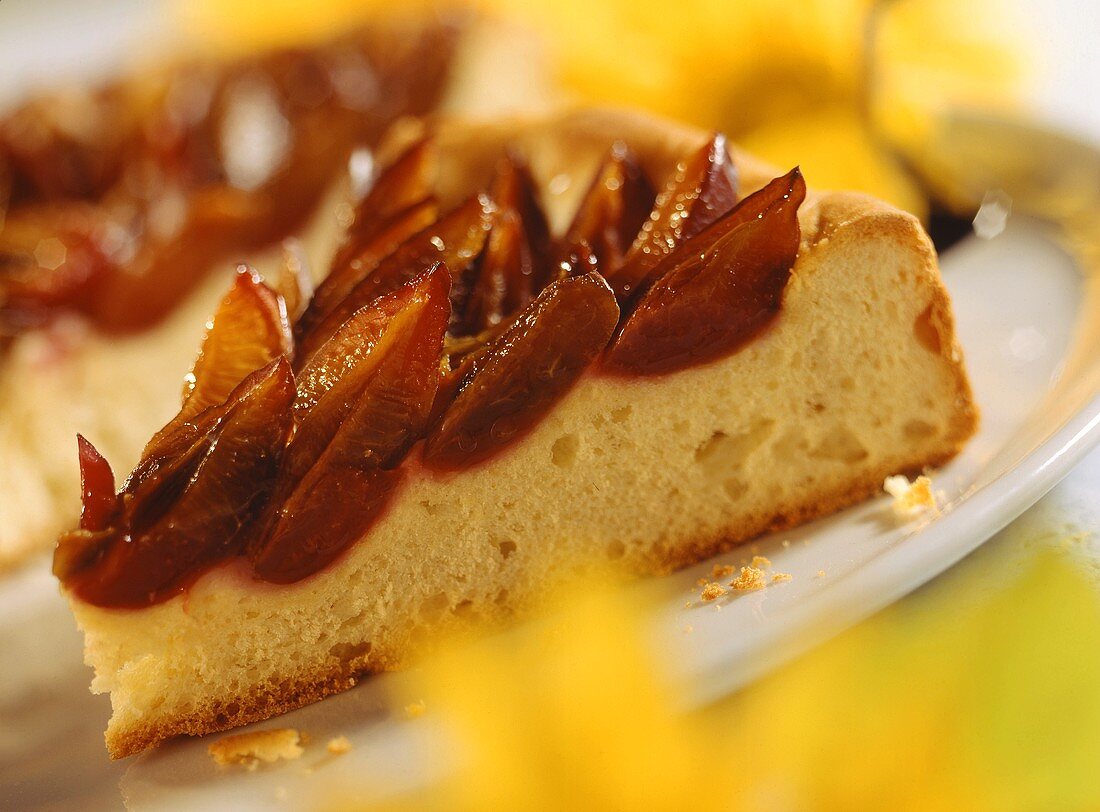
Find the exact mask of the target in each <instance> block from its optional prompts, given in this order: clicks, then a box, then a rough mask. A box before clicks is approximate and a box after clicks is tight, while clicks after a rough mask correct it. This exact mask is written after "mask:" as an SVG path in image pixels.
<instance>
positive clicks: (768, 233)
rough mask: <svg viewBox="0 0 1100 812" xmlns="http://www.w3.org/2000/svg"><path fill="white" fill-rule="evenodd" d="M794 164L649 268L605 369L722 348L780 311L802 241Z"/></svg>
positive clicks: (801, 188) (686, 362) (682, 362)
mask: <svg viewBox="0 0 1100 812" xmlns="http://www.w3.org/2000/svg"><path fill="white" fill-rule="evenodd" d="M805 196H806V183H805V181H804V180H803V178H802V174H801V172H799V170H798V169H797V168H796V169H794V170H792V171H791V172H789V173H788V174H787V175H784V176H783V177H781V178H777V179H776V180H774V181H772V182H771V183H769V184H768V185H767V186H765V187H764V188H763V189H761V190H760V191H759V192H756V193H755V194H753V195H750V196H749V197H747V198H745V199H744V200H743V201H742V202H741V203H740V204H739V205H738V206H737V207H736V208H735V209H734V210H733V211H732V212H730V213H729V214H728V215H726V217H724V218H723V219H721V220H719V221H718V222H717V223H715V224H714V225H712V226H711V227H710V228H709V229H707V230H706V231H704V232H703V233H702V234H699V235H698V236H696V237H695V238H694V239H693V240H690V241H688V242H687V243H685V244H684V245H683V246H682V247H681V248H680V249H679V250H678V251H676V252H675V253H673V254H671V255H669V256H668V257H667V258H666V259H665V260H664V261H663V262H662V263H661V264H660V265H658V266H657V267H656V268H655V269H654V274H653V276H654V278H655V279H656V281H655V282H654V283H653V285H652V287H650V288H649V289H648V291H646V292H645V293H644V295H643V296H642V298H641V300H640V301H639V302H638V306H637V308H636V309H635V310H634V312H633V313H631V314H630V316H629V317H628V318H627V319H626V320H625V322H624V323H623V325H622V327H621V328H620V330H619V334H618V336H617V337H616V339H615V342H614V343H613V344H612V345H611V347H610V349H609V350H608V352H607V354H606V356H605V357H604V362H603V366H604V368H605V369H607V370H608V371H611V372H615V373H620V374H635V375H659V374H664V373H668V372H673V371H676V370H679V369H684V368H686V367H690V366H695V365H697V364H702V363H706V362H708V361H712V360H714V359H716V358H720V357H722V356H724V355H728V354H730V353H732V352H734V351H735V350H737V349H738V348H740V347H741V346H742V345H743V344H744V343H745V342H747V341H748V340H749V339H751V338H752V337H753V336H754V335H756V334H757V333H758V332H759V331H760V330H761V329H763V327H764V326H765V325H767V324H768V323H769V322H770V321H771V319H772V318H773V317H774V316H775V315H776V313H777V312H778V311H779V305H780V300H781V298H782V295H783V290H784V288H785V287H786V284H787V280H788V279H789V278H790V273H791V267H792V266H793V265H794V261H795V257H796V255H797V254H798V247H799V243H800V241H801V232H800V229H799V225H798V207H799V206H800V205H801V204H802V201H803V199H804V198H805Z"/></svg>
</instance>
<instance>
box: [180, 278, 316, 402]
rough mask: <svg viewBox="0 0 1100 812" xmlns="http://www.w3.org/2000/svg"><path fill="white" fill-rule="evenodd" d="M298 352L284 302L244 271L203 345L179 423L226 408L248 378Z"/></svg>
mask: <svg viewBox="0 0 1100 812" xmlns="http://www.w3.org/2000/svg"><path fill="white" fill-rule="evenodd" d="M293 352H294V339H293V338H292V337H291V333H290V322H289V318H288V316H287V311H286V303H285V302H284V301H283V298H282V297H281V296H280V295H279V294H277V293H275V291H273V290H272V289H271V288H269V287H268V286H267V285H266V284H265V283H264V281H263V277H261V276H260V275H259V274H258V273H256V271H255V270H254V269H253V268H251V267H249V266H248V265H240V266H238V267H237V276H236V279H235V280H234V283H233V287H232V289H231V290H230V291H229V293H228V294H227V295H226V296H225V298H223V299H222V301H221V303H220V304H219V305H218V309H217V311H216V312H215V313H214V318H213V321H212V327H211V328H210V330H209V331H208V332H207V334H206V337H205V338H204V339H203V343H202V348H201V349H200V350H199V357H198V359H197V360H196V361H195V366H194V367H193V369H192V370H191V376H190V377H189V379H188V382H187V384H186V385H185V387H184V394H183V407H182V408H181V409H180V413H179V415H178V416H177V418H176V419H177V420H181V421H182V420H186V419H189V418H191V417H193V416H195V415H197V414H198V413H199V412H201V411H204V410H205V409H208V408H210V407H211V406H216V405H218V404H220V403H223V402H224V401H225V400H226V398H228V397H229V393H230V392H232V391H233V389H234V388H235V387H236V386H237V385H238V384H239V383H240V382H241V381H243V380H244V379H245V378H246V377H247V376H248V375H250V374H252V373H253V372H255V371H256V370H257V369H260V368H261V367H264V366H267V365H268V364H269V363H271V362H272V361H273V360H275V359H276V358H278V357H279V356H282V355H285V356H290V355H291V354H292V353H293Z"/></svg>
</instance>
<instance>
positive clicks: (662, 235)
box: [605, 133, 737, 302]
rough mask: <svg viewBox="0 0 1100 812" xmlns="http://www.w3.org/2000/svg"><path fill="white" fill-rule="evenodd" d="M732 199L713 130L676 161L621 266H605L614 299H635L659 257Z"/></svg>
mask: <svg viewBox="0 0 1100 812" xmlns="http://www.w3.org/2000/svg"><path fill="white" fill-rule="evenodd" d="M736 202H737V171H736V170H735V168H734V166H733V161H732V160H730V154H729V149H728V148H727V147H726V137H725V136H724V135H722V134H721V133H717V134H715V135H714V136H713V137H712V138H711V140H710V141H708V142H707V143H706V144H705V145H704V146H703V147H702V148H700V149H699V150H698V151H697V152H695V153H694V154H693V155H691V156H689V157H688V158H687V159H686V160H685V161H682V162H681V163H680V164H678V165H677V167H676V172H675V174H674V175H673V176H672V177H671V178H670V179H669V181H668V183H667V184H666V185H665V188H664V189H663V190H662V191H661V193H660V194H659V195H658V196H657V200H656V202H655V203H654V204H653V211H652V212H651V213H650V215H649V219H648V220H646V222H645V223H644V224H643V225H642V229H641V232H640V233H639V234H638V236H637V238H636V239H635V240H634V243H633V245H631V247H630V250H629V251H628V252H627V255H626V258H625V260H624V261H623V264H622V266H621V267H619V268H618V269H616V270H615V271H614V272H612V271H611V270H610V269H606V268H605V273H606V275H607V281H608V283H609V284H610V285H611V288H612V289H613V290H614V291H615V295H616V296H617V297H618V298H619V301H620V302H624V301H628V300H630V299H631V298H633V297H635V296H636V295H637V291H638V289H639V288H640V287H643V286H644V283H645V280H646V279H647V277H648V276H649V273H650V271H652V270H653V268H654V267H655V266H656V265H657V264H658V263H659V262H660V261H661V260H662V259H664V258H665V257H666V256H668V255H669V254H671V253H672V252H673V251H675V250H676V248H677V247H679V246H680V245H681V244H683V243H684V242H685V241H686V240H690V239H691V238H692V237H694V236H695V235H697V234H699V233H701V232H702V231H703V230H704V229H706V228H707V227H708V226H710V225H711V224H712V223H714V222H716V221H717V220H719V219H720V218H721V217H722V216H723V215H725V214H726V213H727V212H729V211H730V209H732V208H733V205H734V203H736Z"/></svg>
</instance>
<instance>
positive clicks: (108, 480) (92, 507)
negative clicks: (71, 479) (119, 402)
mask: <svg viewBox="0 0 1100 812" xmlns="http://www.w3.org/2000/svg"><path fill="white" fill-rule="evenodd" d="M76 444H77V451H78V453H79V456H80V492H81V505H82V507H81V510H80V529H81V530H91V531H93V532H94V531H98V530H103V529H105V528H106V527H108V526H109V525H110V524H111V520H112V519H114V517H115V515H116V514H117V513H118V510H119V507H120V506H119V500H118V496H117V495H116V494H115V474H114V471H112V470H111V465H110V463H108V462H107V460H105V459H104V458H103V455H102V454H100V453H99V452H98V451H97V450H96V447H95V446H94V445H92V444H91V443H89V442H88V441H87V440H86V439H85V438H84V435H83V434H78V435H76Z"/></svg>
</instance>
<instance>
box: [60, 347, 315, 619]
mask: <svg viewBox="0 0 1100 812" xmlns="http://www.w3.org/2000/svg"><path fill="white" fill-rule="evenodd" d="M293 398H294V378H293V375H292V373H291V371H290V364H289V363H288V362H287V361H286V359H285V358H280V359H278V360H276V361H272V362H271V363H270V364H268V365H267V366H266V367H264V368H263V369H262V370H258V371H257V372H255V373H253V374H252V375H250V376H249V377H248V378H246V379H245V380H244V381H242V382H241V384H240V385H239V386H238V387H237V388H236V389H234V390H233V393H232V394H231V395H230V397H229V400H228V402H227V405H226V409H225V410H224V413H223V414H222V415H221V416H220V418H219V419H218V420H217V421H215V422H214V424H213V425H212V426H211V427H210V429H209V431H208V435H207V436H206V437H204V438H203V440H202V441H201V442H200V443H198V444H196V445H197V446H198V447H199V450H198V452H197V453H194V454H191V455H189V459H188V464H187V465H186V466H184V467H185V469H187V470H189V474H190V475H189V476H186V477H182V478H181V477H166V478H162V479H160V480H159V481H158V482H157V483H156V484H155V485H154V484H153V481H152V480H149V479H146V480H144V481H143V482H142V483H141V484H140V485H138V486H137V487H136V488H135V489H134V490H133V491H129V492H128V491H126V490H124V491H123V494H122V504H123V509H122V513H121V515H120V516H118V517H117V518H116V519H115V520H114V522H112V524H111V525H110V527H108V528H105V529H104V530H102V531H100V532H98V533H92V532H89V531H88V530H76V531H73V532H72V533H70V534H68V535H67V536H63V537H62V538H61V540H60V541H59V542H58V552H57V554H56V555H55V563H54V566H55V571H59V570H60V571H59V572H58V574H59V575H61V576H62V577H63V578H65V580H66V583H68V585H69V586H70V587H71V588H72V589H73V590H74V591H75V593H76V594H77V595H78V596H80V598H81V599H83V600H85V601H88V602H90V603H94V604H96V605H98V606H105V607H139V606H146V605H148V604H150V603H155V602H158V601H161V600H164V599H165V598H167V597H170V596H171V595H173V594H176V593H178V592H179V591H181V590H182V589H184V588H185V587H186V586H187V585H188V584H189V583H190V582H191V581H192V580H193V579H194V578H195V577H196V576H197V574H198V573H200V572H202V571H203V570H204V569H205V568H207V567H209V566H211V565H212V564H214V563H217V562H218V561H222V560H225V559H226V558H228V557H231V556H234V555H237V554H238V553H239V552H240V541H241V534H240V530H241V528H242V527H243V526H244V524H245V522H246V521H247V520H248V518H249V517H250V516H251V513H252V511H253V510H254V509H255V507H256V505H257V503H258V502H261V501H262V500H263V498H264V497H265V496H266V494H267V492H268V491H269V490H270V488H271V485H272V484H273V482H274V479H275V474H276V472H277V470H278V465H279V458H280V456H281V453H282V449H283V446H284V444H285V443H286V439H287V436H288V435H289V433H290V429H291V422H292V418H291V405H292V403H293ZM151 502H155V503H156V504H155V507H152V508H151V505H150V503H151ZM70 547H71V548H72V549H75V550H76V551H78V554H73V553H72V549H67V548H70ZM63 551H64V552H63Z"/></svg>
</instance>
